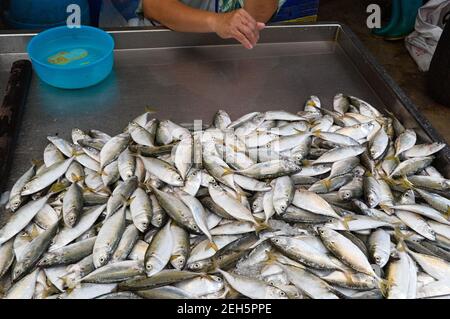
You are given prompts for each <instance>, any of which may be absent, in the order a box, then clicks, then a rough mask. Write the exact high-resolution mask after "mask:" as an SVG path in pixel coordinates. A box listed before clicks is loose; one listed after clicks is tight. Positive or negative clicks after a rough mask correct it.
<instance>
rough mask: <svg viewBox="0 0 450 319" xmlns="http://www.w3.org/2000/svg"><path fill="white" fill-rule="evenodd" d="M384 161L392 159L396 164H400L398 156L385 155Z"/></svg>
mask: <svg viewBox="0 0 450 319" xmlns="http://www.w3.org/2000/svg"><path fill="white" fill-rule="evenodd" d="M384 159H385V160H386V161H394V162H396V163H397V164H400V159H399V158H398V156H395V155H392V156H387V157H385V158H384Z"/></svg>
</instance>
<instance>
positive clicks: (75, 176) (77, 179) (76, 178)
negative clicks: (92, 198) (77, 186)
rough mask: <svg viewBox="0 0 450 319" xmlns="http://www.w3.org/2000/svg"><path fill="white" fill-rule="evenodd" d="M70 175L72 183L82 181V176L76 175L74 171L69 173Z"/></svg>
mask: <svg viewBox="0 0 450 319" xmlns="http://www.w3.org/2000/svg"><path fill="white" fill-rule="evenodd" d="M71 177H72V179H73V181H74V183H78V182H82V181H84V177H83V176H78V175H76V174H74V173H72V174H71Z"/></svg>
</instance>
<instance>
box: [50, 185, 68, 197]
mask: <svg viewBox="0 0 450 319" xmlns="http://www.w3.org/2000/svg"><path fill="white" fill-rule="evenodd" d="M66 188H67V186H66V185H64V184H63V183H55V184H53V185H52V187H50V191H49V193H50V194H52V195H53V194H57V193H60V192H62V191H63V190H65V189H66Z"/></svg>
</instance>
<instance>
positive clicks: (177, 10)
mask: <svg viewBox="0 0 450 319" xmlns="http://www.w3.org/2000/svg"><path fill="white" fill-rule="evenodd" d="M143 9H144V14H145V16H146V18H149V19H153V20H156V21H158V22H159V23H161V24H162V25H164V26H166V27H168V28H170V29H172V30H174V31H181V32H215V30H214V22H215V18H216V15H217V13H215V12H208V11H204V10H198V9H194V8H191V7H189V6H187V5H185V4H183V3H181V2H180V1H178V0H164V1H161V0H144V2H143Z"/></svg>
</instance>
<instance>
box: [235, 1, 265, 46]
mask: <svg viewBox="0 0 450 319" xmlns="http://www.w3.org/2000/svg"><path fill="white" fill-rule="evenodd" d="M238 14H239V16H240V18H241V21H240V22H241V24H240V25H239V27H238V28H239V31H241V33H242V34H244V35H245V36H246V38H247V39H248V40H249V42H250V43H251V44H252V47H254V46H255V45H256V43H257V42H258V41H259V31H260V30H262V29H263V28H264V27H265V24H263V23H257V22H256V20H255V19H254V18H253V17H252V16H251V15H250V14H249V13H248V12H247V11H245V10H244V9H241V10H239V12H238Z"/></svg>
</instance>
